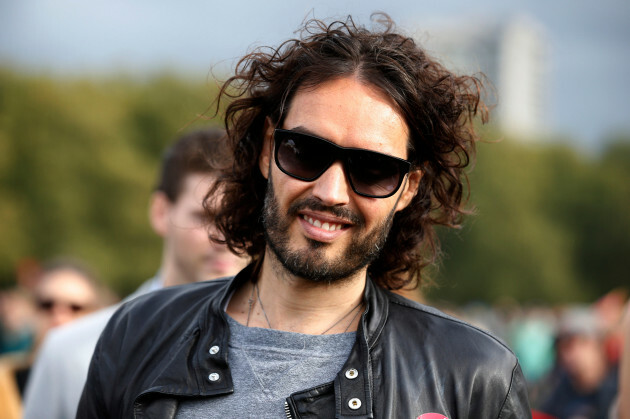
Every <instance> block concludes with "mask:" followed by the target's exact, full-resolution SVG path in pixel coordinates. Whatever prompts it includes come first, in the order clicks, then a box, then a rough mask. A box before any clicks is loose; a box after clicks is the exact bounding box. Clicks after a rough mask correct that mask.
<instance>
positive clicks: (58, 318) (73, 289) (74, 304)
mask: <svg viewBox="0 0 630 419" xmlns="http://www.w3.org/2000/svg"><path fill="white" fill-rule="evenodd" d="M32 294H33V302H34V306H35V317H34V320H35V323H36V324H35V335H34V341H33V344H32V346H31V348H30V350H29V351H28V352H26V353H23V354H17V355H13V356H6V357H3V358H0V393H1V395H0V406H1V407H0V418H1V419H9V418H15V419H17V418H21V417H22V414H21V412H22V398H23V394H24V390H25V387H26V385H27V383H29V382H30V379H31V369H32V368H31V366H32V363H33V359H34V357H35V355H36V354H37V351H38V350H39V349H40V346H41V343H42V341H43V340H44V338H45V337H46V336H47V335H49V334H50V333H54V330H53V329H54V328H57V327H59V326H64V325H68V324H69V323H72V322H74V321H76V320H78V319H79V318H81V317H83V316H85V315H87V314H89V313H91V312H93V311H96V310H98V309H100V308H103V307H105V306H107V305H109V304H112V303H113V302H115V301H116V297H115V295H114V294H113V293H112V292H111V291H110V290H109V289H107V288H106V287H105V286H104V285H103V284H102V283H101V282H100V281H99V280H98V279H97V278H96V276H95V275H94V274H93V273H92V272H91V271H90V270H89V269H88V268H87V267H86V266H84V265H83V264H82V263H79V262H77V261H74V260H69V259H55V260H51V261H49V262H47V263H45V264H44V265H43V266H42V267H41V272H40V273H39V274H38V276H37V279H36V282H35V285H34V288H33V291H32Z"/></svg>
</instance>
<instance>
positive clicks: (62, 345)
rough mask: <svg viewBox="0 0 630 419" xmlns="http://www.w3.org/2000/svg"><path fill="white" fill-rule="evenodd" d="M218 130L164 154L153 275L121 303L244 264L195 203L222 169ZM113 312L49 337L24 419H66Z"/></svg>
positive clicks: (155, 209)
mask: <svg viewBox="0 0 630 419" xmlns="http://www.w3.org/2000/svg"><path fill="white" fill-rule="evenodd" d="M224 135H225V133H224V131H223V130H221V129H218V128H204V129H199V130H193V131H191V132H188V133H186V134H184V135H182V136H181V137H180V138H178V139H177V141H175V142H174V143H173V144H172V145H171V146H170V147H169V148H168V149H167V150H166V151H165V153H164V157H163V160H162V165H161V170H160V173H159V177H158V179H157V185H156V188H155V191H154V192H153V194H152V197H151V202H150V208H149V219H150V222H151V226H152V227H153V230H154V231H155V232H156V233H157V234H159V235H160V236H161V237H162V238H163V251H162V259H161V263H160V268H159V271H158V273H157V274H156V275H155V277H154V278H152V279H150V280H148V281H146V282H145V283H144V284H143V285H141V286H140V288H139V289H138V290H136V292H134V293H133V294H132V295H130V296H129V297H128V298H127V300H130V299H133V298H135V297H137V296H138V295H142V294H145V293H148V292H150V291H154V290H157V289H160V288H163V287H170V286H174V285H181V284H185V283H190V282H196V281H206V280H211V279H215V278H218V277H221V276H230V275H234V274H235V273H237V272H238V271H240V270H241V268H243V267H244V266H245V265H246V264H247V259H246V258H243V257H239V256H237V255H235V254H233V253H232V252H230V251H229V250H228V248H227V247H226V246H224V245H220V244H216V243H212V242H210V240H209V239H208V232H209V228H211V225H209V224H208V223H207V220H206V217H205V212H204V208H203V201H204V198H205V196H206V193H207V192H208V189H209V188H210V186H211V185H212V183H213V182H214V180H215V179H216V174H217V171H218V169H219V168H220V167H221V166H223V165H225V164H226V163H227V162H229V159H228V158H227V157H226V155H225V153H224V147H225V144H224V139H223V137H224ZM114 311H115V307H109V308H107V309H105V310H100V311H99V312H97V313H94V314H93V315H91V316H88V317H87V318H85V319H81V321H79V322H76V323H74V324H72V325H70V326H69V327H65V328H63V329H60V330H58V331H55V332H53V333H52V334H51V335H50V336H49V338H48V339H47V340H46V342H45V343H44V345H43V347H42V350H41V351H40V355H39V356H38V358H37V361H36V363H35V366H34V369H33V373H32V379H31V380H30V381H29V384H28V386H27V388H26V398H25V404H24V419H40V418H57V419H63V418H74V417H75V415H76V409H77V405H78V403H79V398H80V397H81V391H82V389H83V384H84V383H85V379H86V377H87V371H88V367H89V364H90V359H91V357H92V352H93V350H94V346H95V345H96V341H97V340H98V337H99V335H100V333H101V331H102V330H103V328H104V327H105V325H106V324H107V321H108V320H109V318H110V316H111V315H112V314H113V312H114Z"/></svg>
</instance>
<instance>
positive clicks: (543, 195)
mask: <svg viewBox="0 0 630 419" xmlns="http://www.w3.org/2000/svg"><path fill="white" fill-rule="evenodd" d="M215 95H216V86H215V85H214V84H213V82H204V81H199V82H188V81H184V80H182V79H178V78H175V77H172V76H168V75H164V76H160V77H155V78H151V79H149V80H134V79H128V78H124V77H119V78H114V79H107V80H81V79H71V80H63V79H51V78H47V77H37V76H22V75H17V74H16V73H13V72H11V71H9V70H4V71H2V70H0V197H1V199H0V220H2V221H1V222H0V236H1V237H2V240H1V241H0V284H4V285H8V284H10V283H11V282H12V281H13V280H14V275H15V268H16V265H17V264H18V263H19V262H20V261H21V260H23V259H24V258H35V259H38V260H45V259H48V258H51V257H54V256H57V255H66V256H73V257H77V258H80V259H83V260H84V261H85V262H87V263H88V264H89V265H91V266H93V267H94V268H95V269H96V271H97V272H99V273H100V274H101V276H102V277H103V279H104V280H106V281H107V282H108V283H109V284H110V285H111V286H112V287H113V288H114V289H115V290H116V291H117V292H118V293H119V294H121V295H126V294H128V293H129V292H131V291H132V290H134V289H135V288H136V287H137V286H138V285H139V284H140V283H141V282H142V281H143V280H144V279H146V278H148V277H150V276H151V275H153V274H154V273H155V270H156V269H157V268H158V265H159V261H160V252H161V241H160V239H159V238H158V237H157V236H156V235H155V234H154V233H153V232H152V231H151V229H150V227H149V223H148V220H147V203H148V199H149V196H150V193H151V190H152V188H153V186H154V182H155V178H156V175H157V170H158V167H159V159H160V155H161V153H162V150H163V149H164V147H165V146H166V145H167V144H168V143H169V142H170V141H172V140H173V139H174V138H175V137H177V136H178V135H179V134H180V133H181V131H182V130H186V129H188V128H191V127H190V126H189V124H190V123H191V122H192V123H193V125H198V124H205V123H208V121H205V120H197V115H199V114H202V113H204V112H206V111H207V110H208V109H209V107H210V106H211V104H212V101H213V100H214V98H215ZM211 123H216V121H214V122H211ZM496 136H497V135H496V134H492V133H489V135H488V137H489V138H493V137H496ZM629 172H630V142H628V141H627V139H626V140H625V141H624V140H623V139H622V140H618V141H616V142H614V143H611V144H609V145H608V146H607V147H606V148H605V149H604V151H603V152H602V153H601V154H600V155H589V154H585V153H581V152H579V151H577V150H575V149H572V148H570V147H568V146H563V145H559V144H557V143H545V144H543V143H542V142H539V143H535V142H532V143H529V144H528V143H523V142H516V141H514V140H511V139H509V138H505V139H503V140H502V141H499V142H492V143H481V144H480V145H479V148H478V159H477V164H476V167H475V169H474V170H473V171H472V172H471V174H470V179H471V185H472V190H471V194H470V203H471V206H474V208H475V212H476V214H475V215H473V216H470V217H468V219H467V220H466V222H465V224H464V226H463V228H462V229H461V230H458V231H446V230H443V231H441V232H440V233H441V237H442V241H443V248H444V253H445V256H444V261H443V265H442V266H441V269H440V270H439V272H438V278H437V283H438V284H439V287H438V288H435V289H433V290H432V291H430V293H429V294H428V296H429V297H430V298H433V299H443V300H449V301H452V302H466V301H471V300H485V301H494V300H496V299H500V298H505V297H508V298H512V299H515V300H519V301H533V300H537V301H541V302H561V301H577V300H592V299H594V298H596V297H598V296H599V295H601V294H603V293H604V292H606V291H608V290H610V289H612V288H614V287H619V286H627V285H626V282H627V277H625V276H624V275H627V273H626V257H627V255H629V254H630V213H629V212H628V208H630V183H629V182H628V181H627V179H629V178H630V173H629Z"/></svg>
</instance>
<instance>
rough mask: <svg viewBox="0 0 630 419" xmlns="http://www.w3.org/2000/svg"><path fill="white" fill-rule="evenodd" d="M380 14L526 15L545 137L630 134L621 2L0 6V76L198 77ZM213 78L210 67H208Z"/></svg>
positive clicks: (56, 2)
mask: <svg viewBox="0 0 630 419" xmlns="http://www.w3.org/2000/svg"><path fill="white" fill-rule="evenodd" d="M377 10H382V11H385V12H387V13H388V14H390V15H391V16H392V17H393V18H394V20H395V21H396V22H397V23H398V26H399V27H401V28H402V29H403V30H405V31H406V32H407V33H409V34H420V35H421V36H424V37H425V39H426V37H427V36H429V37H430V32H428V30H429V28H431V27H434V26H435V25H438V24H440V23H442V22H448V21H450V20H452V19H458V20H460V21H462V20H463V21H464V22H470V24H471V25H474V24H475V23H477V22H479V21H482V20H486V19H490V20H493V19H507V18H511V17H514V16H516V15H518V14H523V13H524V14H526V15H528V16H530V17H532V18H533V19H535V20H537V21H538V22H540V23H541V24H542V25H543V27H544V28H545V32H546V36H547V39H548V41H549V50H550V62H549V69H550V73H549V80H548V83H547V85H548V86H549V92H548V94H547V98H548V101H549V103H548V105H547V109H548V110H549V111H548V117H547V118H546V122H547V123H548V124H549V127H550V129H552V130H553V131H554V132H556V133H558V134H564V135H566V136H570V137H571V138H573V142H574V143H575V144H576V145H578V146H580V147H586V148H590V149H596V148H597V145H598V144H599V142H600V141H601V140H602V138H604V137H605V136H606V135H608V134H609V133H611V132H614V131H621V130H625V131H630V104H629V102H630V101H629V99H628V98H630V82H629V81H628V77H629V76H630V1H627V0H600V1H597V2H595V1H593V0H564V1H555V0H528V1H511V2H510V1H507V0H477V1H470V0H433V1H428V0H390V1H387V2H385V1H375V0H360V1H348V0H326V1H316V2H313V1H304V0H265V1H253V0H252V1H249V0H240V1H238V0H232V1H229V0H228V1H222V2H218V1H203V0H190V1H185V0H182V1H165V0H107V1H105V0H0V65H1V64H5V65H7V64H9V65H11V66H14V67H18V68H25V69H30V70H35V71H38V72H42V71H43V72H51V73H54V74H85V73H88V74H92V73H97V74H103V73H108V72H111V71H119V70H123V71H125V72H127V73H132V74H150V73H155V72H159V71H162V70H164V69H169V70H172V71H177V72H182V73H184V74H187V75H193V76H198V77H200V78H202V77H204V76H205V75H206V73H207V72H208V71H209V70H210V68H212V67H213V66H214V68H219V69H221V68H223V69H227V68H230V66H232V65H233V64H234V60H235V59H236V58H238V57H239V56H240V55H242V54H243V53H245V52H246V51H247V50H248V49H251V48H252V47H253V46H260V45H277V44H278V43H279V42H280V41H282V40H284V39H286V38H289V37H291V36H293V35H294V31H295V30H296V29H297V28H298V27H299V25H300V22H302V20H303V19H304V18H305V17H307V16H315V17H317V18H328V17H342V16H345V15H347V14H352V15H353V16H354V17H356V19H357V20H358V21H359V22H361V23H369V15H370V13H371V12H373V11H377ZM217 66H218V67H217Z"/></svg>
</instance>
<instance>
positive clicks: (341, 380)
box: [77, 269, 531, 419]
mask: <svg viewBox="0 0 630 419" xmlns="http://www.w3.org/2000/svg"><path fill="white" fill-rule="evenodd" d="M249 278H250V273H249V271H248V269H246V270H245V271H243V272H241V273H240V274H239V275H237V276H236V277H235V278H234V279H233V280H230V279H221V280H214V281H210V282H204V283H197V284H191V285H186V286H182V287H173V288H167V289H164V290H161V291H157V292H154V293H151V294H148V295H146V296H142V297H138V298H137V299H135V300H133V301H131V302H129V303H127V304H125V305H123V306H122V307H121V308H120V309H119V310H118V311H117V312H116V314H115V315H114V316H113V317H112V319H111V320H110V322H109V324H108V326H107V327H106V328H105V330H104V332H103V334H102V335H101V338H100V340H99V342H98V344H97V346H96V349H95V351H94V356H93V358H92V364H91V366H90V371H89V375H88V379H87V383H86V386H85V388H84V391H83V396H82V398H81V402H80V404H79V409H78V412H77V418H97V417H98V418H102V417H109V418H129V417H136V418H173V417H174V416H175V414H176V412H177V406H178V402H179V401H180V400H182V399H185V398H191V397H212V396H215V395H222V394H228V393H232V392H233V386H232V378H231V375H230V367H229V365H228V362H227V359H228V354H227V351H228V341H229V328H228V326H227V322H226V319H225V312H224V307H225V305H226V302H227V300H228V299H229V297H230V295H231V293H232V292H233V290H234V289H236V287H238V286H239V285H240V284H242V283H243V282H244V281H247V280H249ZM364 298H365V302H366V309H365V312H364V314H363V316H362V318H361V323H360V325H359V329H358V331H357V340H356V343H355V344H354V347H353V348H352V351H351V353H350V356H349V357H348V360H347V361H346V363H345V365H344V367H343V369H342V370H341V371H340V372H339V374H338V375H337V377H336V379H335V380H334V382H330V383H323V384H321V385H319V386H316V387H313V388H311V389H307V390H304V391H301V392H298V393H294V394H291V395H290V396H289V397H288V398H287V400H286V406H285V410H286V411H287V417H293V418H335V417H336V418H411V419H415V418H418V417H419V416H420V415H422V414H425V413H439V414H442V415H443V416H444V417H447V418H449V419H455V418H475V419H487V418H501V419H507V418H530V417H531V414H530V410H529V406H528V401H527V390H526V385H525V381H524V379H523V375H522V373H521V369H520V367H519V364H518V361H517V359H516V357H515V356H514V354H513V353H512V352H511V351H510V350H509V349H508V348H507V347H506V346H505V345H504V344H503V343H501V342H500V341H499V340H497V339H496V338H494V337H492V336H491V335H489V334H488V333H486V332H483V331H481V330H479V329H477V328H475V327H472V326H470V325H467V324H465V323H463V322H461V321H459V320H456V319H453V318H451V317H448V316H446V315H444V314H442V313H441V312H439V311H437V310H435V309H432V308H430V307H426V306H423V305H420V304H417V303H414V302H412V301H409V300H407V299H405V298H402V297H400V296H398V295H395V294H393V293H390V292H388V291H384V290H382V289H380V288H378V287H377V286H375V285H374V284H373V283H372V281H370V280H368V281H367V285H366V288H365V296H364ZM351 369H354V370H356V372H358V373H354V374H353V373H347V371H348V370H351ZM353 372H354V371H353ZM235 417H239V414H238V412H235Z"/></svg>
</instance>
